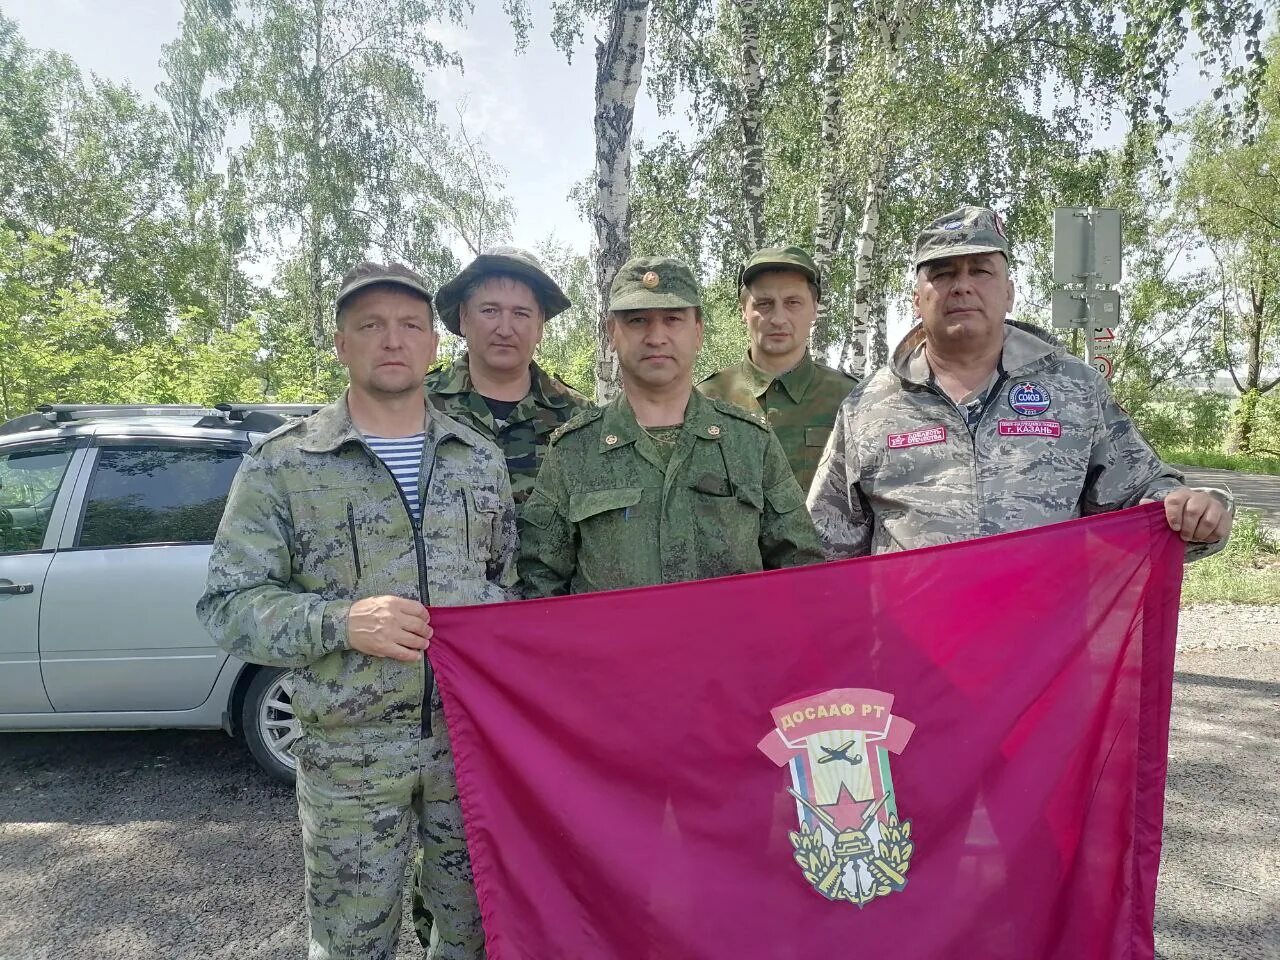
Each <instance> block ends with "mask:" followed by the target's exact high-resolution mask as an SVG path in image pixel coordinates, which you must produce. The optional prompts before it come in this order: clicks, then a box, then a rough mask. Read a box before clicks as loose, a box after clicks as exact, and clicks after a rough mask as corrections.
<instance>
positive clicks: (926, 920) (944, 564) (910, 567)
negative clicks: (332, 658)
mask: <svg viewBox="0 0 1280 960" xmlns="http://www.w3.org/2000/svg"><path fill="white" fill-rule="evenodd" d="M1181 562H1182V545H1181V543H1180V541H1178V539H1177V538H1176V536H1174V535H1173V534H1171V533H1170V532H1169V530H1168V528H1167V526H1166V524H1165V521H1164V514H1163V508H1162V506H1161V505H1159V504H1155V505H1151V506H1147V507H1141V508H1137V509H1134V510H1129V511H1124V512H1122V513H1117V514H1109V515H1107V516H1103V517H1097V518H1092V519H1087V520H1081V521H1074V522H1071V523H1063V524H1057V525H1054V526H1051V527H1045V528H1041V529H1039V530H1031V531H1025V532H1021V533H1014V534H1008V535H1004V536H999V537H992V538H988V539H984V540H976V541H971V542H968V543H960V544H952V545H948V546H943V547H935V548H930V549H926V550H919V551H913V552H909V553H899V554H891V555H886V556H882V557H874V558H870V559H865V560H853V561H846V562H841V563H832V564H826V565H822V566H816V567H807V568H802V569H796V570H786V571H779V572H774V573H765V574H752V575H747V576H739V577H730V578H725V579H721V580H710V581H703V582H699V583H691V584H674V585H670V586H662V587H651V588H647V589H640V590H626V591H618V592H612V593H597V594H590V595H585V596H581V597H573V598H567V599H557V600H548V601H537V602H525V603H521V604H518V605H513V604H504V605H501V606H490V607H473V608H465V609H464V608H453V609H443V608H442V609H437V610H434V611H433V612H432V619H433V624H434V626H435V631H436V637H435V639H434V640H433V642H432V646H431V659H432V662H433V663H434V665H435V667H436V671H437V674H438V676H439V678H440V685H441V689H442V692H443V695H444V704H445V712H446V715H447V719H448V723H449V731H450V736H451V737H452V739H453V745H454V752H455V756H456V761H457V772H458V788H459V792H460V794H461V798H462V806H463V812H464V814H465V818H466V829H467V837H468V842H469V845H470V849H471V858H472V863H473V866H474V870H475V877H476V887H477V890H478V892H479V898H480V905H481V910H482V913H483V917H484V927H485V932H486V935H487V940H488V955H489V957H490V958H491V960H516V958H530V960H686V958H689V960H693V958H698V960H701V958H708V960H710V958H767V960H789V958H795V960H812V958H814V957H828V956H833V957H834V956H839V957H850V956H858V955H860V954H861V951H870V952H871V954H872V955H874V956H877V957H893V958H901V960H935V958H943V957H956V958H958V957H964V958H982V960H1003V958H1008V960H1015V958H1016V960H1027V958H1062V960H1067V958H1071V960H1107V958H1116V960H1119V958H1124V960H1143V958H1148V960H1149V958H1151V957H1153V955H1154V945H1153V934H1152V919H1153V912H1154V903H1155V886H1156V872H1157V868H1158V865H1159V856H1160V830H1161V820H1162V816H1163V796H1164V781H1165V769H1166V762H1167V747H1168V721H1169V703H1170V696H1171V689H1172V671H1173V651H1174V638H1175V633H1176V622H1177V605H1178V594H1179V587H1180V577H1181V573H1180V566H1181Z"/></svg>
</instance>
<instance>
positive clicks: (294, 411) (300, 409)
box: [217, 403, 324, 421]
mask: <svg viewBox="0 0 1280 960" xmlns="http://www.w3.org/2000/svg"><path fill="white" fill-rule="evenodd" d="M217 408H218V409H219V410H220V411H222V412H223V413H225V414H226V415H227V419H228V420H233V421H234V420H244V419H245V418H246V417H248V416H249V415H250V414H253V413H270V414H274V415H275V416H277V417H309V416H311V415H312V414H314V413H318V412H319V411H320V410H322V409H323V408H324V404H323V403H219V404H217Z"/></svg>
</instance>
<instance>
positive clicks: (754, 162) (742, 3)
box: [734, 0, 766, 249]
mask: <svg viewBox="0 0 1280 960" xmlns="http://www.w3.org/2000/svg"><path fill="white" fill-rule="evenodd" d="M734 6H735V8H736V10H737V15H738V30H739V42H740V54H739V56H740V60H739V71H740V77H741V80H740V83H741V89H742V105H741V109H740V117H741V125H742V205H743V208H744V209H745V211H746V221H747V237H748V240H749V242H750V246H751V247H752V248H753V249H758V248H760V247H762V246H764V245H765V239H766V233H765V220H764V145H763V144H762V143H761V141H760V137H761V125H762V123H763V121H764V117H763V105H762V103H761V98H762V95H763V92H764V68H763V66H762V65H761V63H760V16H759V7H758V4H757V0H734Z"/></svg>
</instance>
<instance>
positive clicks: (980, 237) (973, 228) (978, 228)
mask: <svg viewBox="0 0 1280 960" xmlns="http://www.w3.org/2000/svg"><path fill="white" fill-rule="evenodd" d="M973 253H1003V254H1004V256H1005V259H1006V260H1007V259H1009V239H1008V238H1007V237H1006V236H1005V233H1004V221H1003V220H1001V219H1000V216H999V215H998V214H997V213H996V212H995V211H994V210H988V209H987V208H986V207H971V206H964V207H960V208H959V209H958V210H952V211H951V212H950V213H947V214H944V215H943V216H941V217H939V218H938V219H937V220H935V221H933V223H931V224H929V225H928V226H927V227H925V228H924V229H923V230H921V231H920V234H919V236H917V237H916V255H915V263H916V267H917V268H919V267H920V265H921V264H923V263H928V262H929V261H930V260H942V259H944V258H945V257H964V256H968V255H969V254H973Z"/></svg>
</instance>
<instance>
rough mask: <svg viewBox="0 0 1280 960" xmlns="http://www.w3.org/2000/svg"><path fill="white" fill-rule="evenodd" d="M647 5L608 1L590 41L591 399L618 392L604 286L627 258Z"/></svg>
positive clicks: (634, 0)
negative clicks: (594, 309) (597, 34)
mask: <svg viewBox="0 0 1280 960" xmlns="http://www.w3.org/2000/svg"><path fill="white" fill-rule="evenodd" d="M648 18H649V0H614V3H613V9H612V12H611V14H610V15H609V21H608V25H607V26H608V31H609V35H608V37H607V38H606V39H605V40H603V41H602V40H599V39H597V40H596V115H595V130H596V197H595V209H594V211H593V213H592V220H593V223H594V227H595V248H596V249H595V259H596V288H597V290H598V291H599V295H600V309H599V313H598V316H597V319H596V400H597V401H598V402H600V403H605V402H607V401H609V400H610V399H612V398H613V397H614V395H615V394H617V392H618V358H617V355H616V354H615V353H614V352H613V350H612V349H610V347H609V312H608V306H609V287H610V285H611V284H612V283H613V278H614V275H615V274H616V273H617V272H618V268H619V267H620V266H622V264H623V263H625V262H626V260H627V258H628V257H629V256H630V254H631V126H632V122H633V120H634V119H635V109H636V95H637V94H638V93H639V91H640V76H641V71H642V70H643V68H644V45H645V31H646V28H647V26H648Z"/></svg>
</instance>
